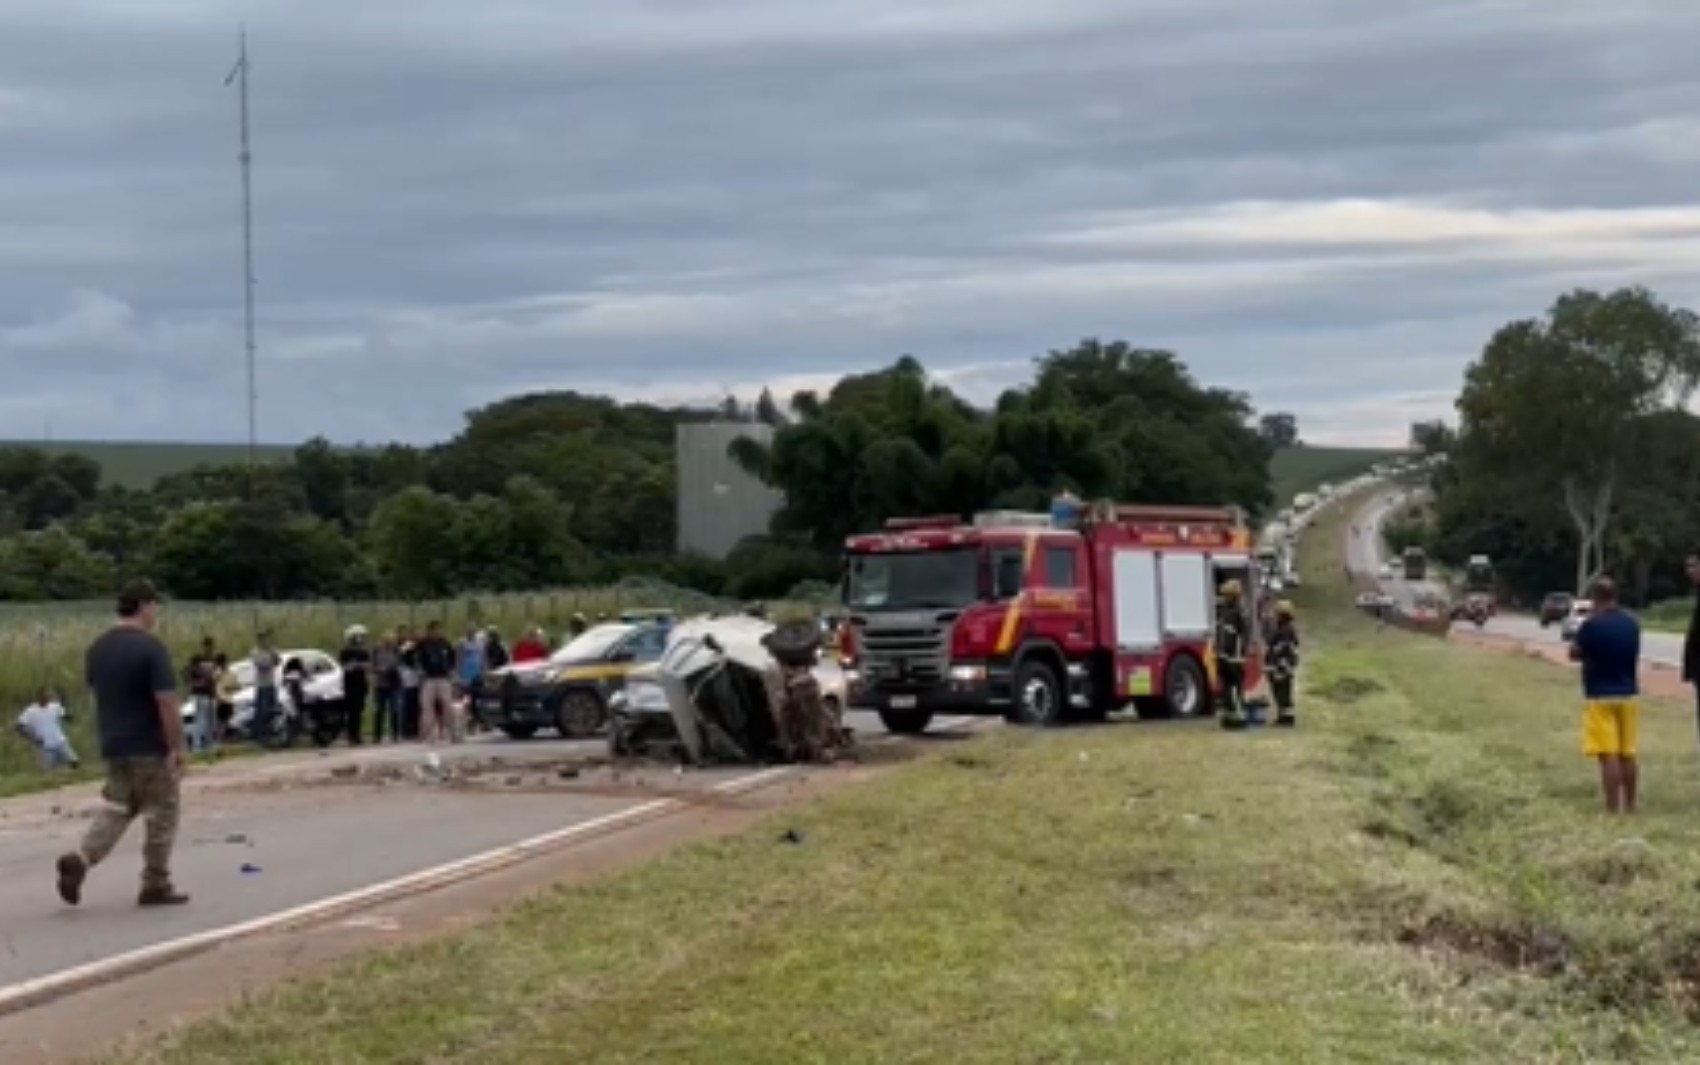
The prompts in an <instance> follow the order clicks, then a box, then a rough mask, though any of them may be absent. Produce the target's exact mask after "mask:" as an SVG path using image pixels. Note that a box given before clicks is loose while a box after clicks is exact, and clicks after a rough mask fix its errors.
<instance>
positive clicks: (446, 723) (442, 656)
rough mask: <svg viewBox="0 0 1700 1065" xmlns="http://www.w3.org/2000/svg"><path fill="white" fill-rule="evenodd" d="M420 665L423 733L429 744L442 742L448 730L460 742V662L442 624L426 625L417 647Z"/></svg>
mask: <svg viewBox="0 0 1700 1065" xmlns="http://www.w3.org/2000/svg"><path fill="white" fill-rule="evenodd" d="M413 653H414V656H415V658H416V659H417V661H418V662H419V674H420V679H419V731H420V734H421V736H422V737H423V738H424V740H425V742H426V743H432V744H435V743H441V742H442V740H443V733H444V731H445V730H446V731H447V732H448V733H449V734H450V736H451V737H452V738H453V739H454V741H455V742H457V743H458V742H460V729H459V728H458V727H457V726H458V723H457V722H456V721H455V710H454V702H455V685H454V675H455V665H456V663H457V661H458V659H459V655H458V654H457V653H456V651H455V648H454V644H452V643H450V642H449V641H448V640H447V639H445V638H444V637H443V626H442V623H441V622H436V621H433V622H431V623H430V624H429V625H427V626H425V638H424V639H422V640H420V641H419V643H418V644H417V645H416V646H415V647H414V649H413Z"/></svg>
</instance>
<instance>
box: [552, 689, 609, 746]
mask: <svg viewBox="0 0 1700 1065" xmlns="http://www.w3.org/2000/svg"><path fill="white" fill-rule="evenodd" d="M603 719H604V715H603V712H602V700H601V699H599V698H597V696H596V693H595V692H592V691H586V690H585V689H583V688H579V689H576V690H574V691H570V692H568V693H567V694H566V695H564V696H562V698H561V705H560V706H559V707H558V708H557V709H556V710H555V727H556V729H557V730H559V731H560V733H561V735H562V736H564V737H566V738H567V739H569V740H581V739H584V738H585V737H587V736H594V735H596V733H597V731H598V730H600V729H601V728H602V722H603Z"/></svg>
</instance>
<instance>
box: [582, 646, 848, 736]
mask: <svg viewBox="0 0 1700 1065" xmlns="http://www.w3.org/2000/svg"><path fill="white" fill-rule="evenodd" d="M819 644H820V638H819V632H818V629H817V628H816V627H815V626H814V625H813V624H812V623H811V624H809V625H807V626H806V634H805V629H804V628H801V627H799V626H796V625H792V626H775V625H774V624H773V623H771V622H769V621H767V620H765V619H761V618H753V617H749V616H731V617H703V618H692V619H690V620H687V621H684V622H680V623H679V624H677V625H676V626H675V627H674V628H673V630H672V632H671V633H670V634H669V639H668V643H667V648H666V650H665V651H664V652H663V653H662V655H661V659H660V660H659V661H658V662H656V663H655V664H653V665H649V666H644V667H641V668H639V669H636V670H634V671H632V673H630V674H629V675H628V676H627V678H626V686H625V689H624V690H623V691H622V692H620V693H619V694H618V695H616V696H615V698H614V699H613V701H612V702H611V703H610V706H609V711H610V729H609V749H610V751H611V753H612V754H613V755H614V756H615V757H629V756H633V755H642V756H649V757H662V756H669V757H672V758H674V759H677V760H678V761H680V762H684V763H687V764H691V765H712V764H738V765H751V764H764V763H775V762H805V761H807V762H813V761H830V760H831V759H832V757H833V756H834V754H835V752H837V751H838V750H840V749H842V748H844V747H845V746H847V745H848V744H849V734H848V733H847V732H846V731H845V729H844V727H843V723H842V720H841V716H840V715H841V714H842V707H843V702H842V695H841V693H838V692H836V691H832V692H823V686H822V683H821V681H820V679H818V678H817V677H816V676H815V669H816V668H817V664H818V659H819V654H820V652H819ZM838 683H839V684H841V683H842V681H839V682H838ZM829 687H830V684H829Z"/></svg>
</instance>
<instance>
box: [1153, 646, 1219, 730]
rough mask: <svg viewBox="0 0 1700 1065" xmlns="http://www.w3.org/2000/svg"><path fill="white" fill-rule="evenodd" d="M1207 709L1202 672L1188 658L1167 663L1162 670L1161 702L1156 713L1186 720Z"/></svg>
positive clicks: (1207, 699) (1205, 688)
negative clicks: (1167, 665)
mask: <svg viewBox="0 0 1700 1065" xmlns="http://www.w3.org/2000/svg"><path fill="white" fill-rule="evenodd" d="M1209 709H1210V685H1209V684H1208V683H1207V682H1206V681H1205V679H1204V670H1203V669H1202V668H1201V667H1200V666H1199V664H1198V660H1197V659H1196V658H1193V657H1192V656H1191V655H1181V656H1179V657H1177V658H1175V659H1172V660H1171V661H1170V662H1169V668H1168V669H1166V670H1164V671H1163V701H1162V703H1161V704H1160V710H1159V712H1160V713H1161V715H1162V716H1163V717H1172V718H1190V717H1198V716H1200V715H1202V714H1205V713H1207V712H1208V711H1209Z"/></svg>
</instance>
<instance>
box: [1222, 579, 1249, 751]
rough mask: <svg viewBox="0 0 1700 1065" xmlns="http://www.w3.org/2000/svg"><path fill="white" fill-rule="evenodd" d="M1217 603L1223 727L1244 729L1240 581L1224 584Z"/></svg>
mask: <svg viewBox="0 0 1700 1065" xmlns="http://www.w3.org/2000/svg"><path fill="white" fill-rule="evenodd" d="M1219 595H1220V598H1219V599H1218V601H1217V604H1216V641H1215V643H1216V646H1215V652H1216V678H1217V680H1218V682H1219V683H1220V684H1221V686H1222V727H1223V728H1225V729H1242V728H1245V726H1246V716H1245V656H1246V644H1247V642H1248V633H1247V631H1246V616H1245V604H1244V602H1243V595H1244V593H1243V591H1242V590H1241V588H1240V582H1239V581H1227V582H1225V583H1224V584H1223V585H1222V588H1221V591H1220V593H1219Z"/></svg>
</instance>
